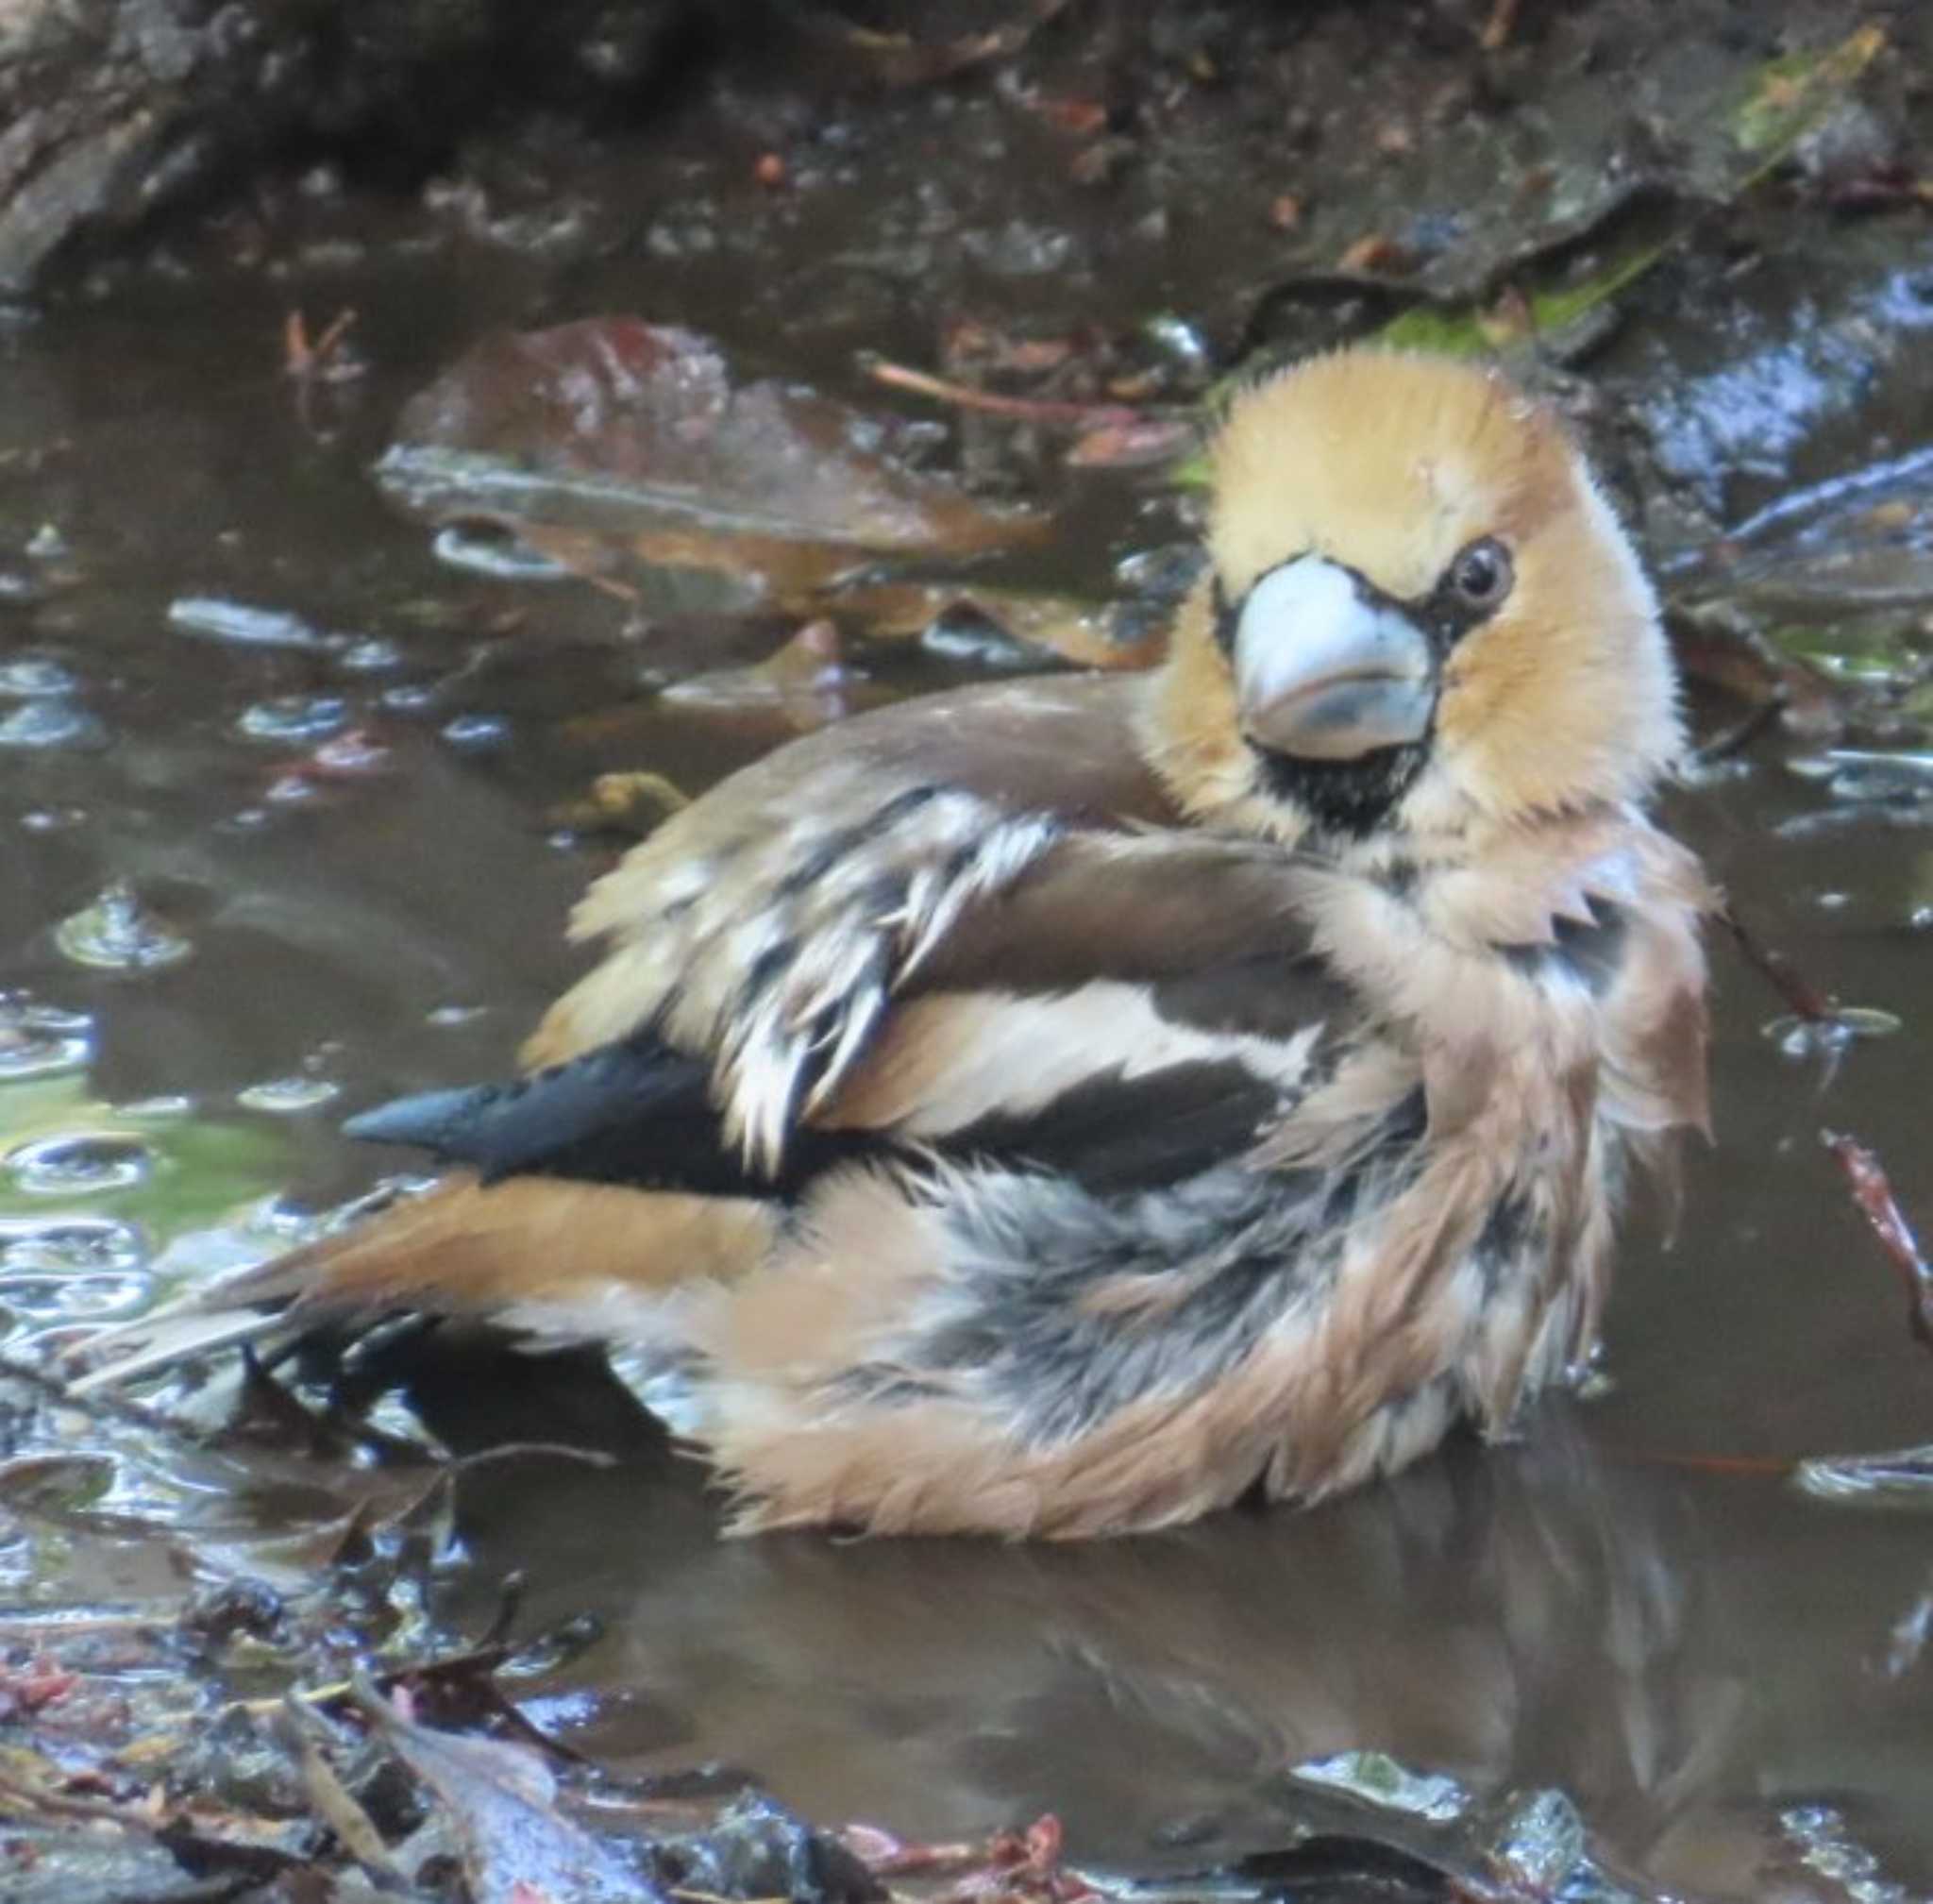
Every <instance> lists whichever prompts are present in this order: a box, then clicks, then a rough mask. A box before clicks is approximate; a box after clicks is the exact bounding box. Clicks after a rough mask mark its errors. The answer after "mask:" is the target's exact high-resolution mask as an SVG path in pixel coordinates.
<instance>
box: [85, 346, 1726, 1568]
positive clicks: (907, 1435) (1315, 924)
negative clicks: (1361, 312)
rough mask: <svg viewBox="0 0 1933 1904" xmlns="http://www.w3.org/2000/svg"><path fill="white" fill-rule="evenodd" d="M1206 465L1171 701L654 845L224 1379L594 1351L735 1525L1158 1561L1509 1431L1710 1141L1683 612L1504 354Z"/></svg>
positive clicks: (1239, 411)
mask: <svg viewBox="0 0 1933 1904" xmlns="http://www.w3.org/2000/svg"><path fill="white" fill-rule="evenodd" d="M1208 462H1209V468H1210V474H1211V481H1210V486H1209V496H1208V501H1207V504H1206V509H1205V528H1204V532H1203V536H1202V542H1203V552H1202V567H1201V571H1200V574H1199V578H1198V580H1197V581H1195V582H1194V583H1193V584H1192V586H1191V587H1190V588H1189V590H1188V592H1187V593H1186V595H1185V598H1183V599H1182V600H1181V601H1180V603H1179V605H1178V606H1177V608H1176V610H1175V612H1174V614H1173V617H1172V622H1171V626H1170V629H1169V631H1168V647H1167V652H1166V654H1165V657H1164V658H1163V659H1162V660H1161V661H1160V662H1159V663H1158V665H1156V666H1154V667H1152V668H1151V669H1150V670H1148V671H1145V672H1141V673H1135V674H1121V673H1098V674H1088V675H1078V674H1059V675H1040V676H1035V677H1033V678H1029V679H1025V680H1018V681H1016V680H1007V681H1003V682H994V683H980V684H976V685H970V686H967V687H961V688H955V689H952V690H950V691H947V692H943V693H937V694H933V695H928V696H925V697H920V698H916V699H909V700H904V701H901V702H899V703H897V704H895V705H892V706H890V707H886V708H882V709H877V710H873V711H869V712H866V713H864V714H861V715H858V716H853V717H852V718H849V719H848V720H846V721H844V722H841V723H839V724H837V725H835V726H832V727H830V728H827V729H824V730H821V731H819V732H816V733H811V734H808V735H805V736H802V737H800V738H798V739H795V740H793V741H791V742H790V743H789V744H787V745H785V746H783V747H782V748H780V749H779V750H776V751H775V752H772V753H770V754H767V755H766V756H765V757H764V758H762V759H760V760H758V761H755V762H753V763H752V764H751V765H749V766H748V767H743V768H741V769H740V770H738V771H737V772H735V773H734V774H732V775H731V777H729V778H728V779H726V780H725V781H723V782H722V783H720V784H718V785H716V786H715V787H714V788H713V789H712V790H711V791H709V792H708V793H706V794H705V795H703V796H702V797H700V798H699V799H698V800H696V801H694V802H693V803H692V804H690V805H689V806H687V807H684V808H683V809H681V810H680V811H679V812H677V813H676V814H674V815H673V816H672V817H669V818H668V819H666V820H665V821H664V822H663V823H662V824H661V825H660V826H659V827H658V829H657V830H656V831H655V832H653V833H652V834H649V835H648V836H647V838H646V839H645V840H643V841H642V842H641V843H640V844H639V845H637V846H636V847H634V848H633V849H632V850H631V851H630V852H629V853H628V854H627V855H626V856H625V858H624V859H623V860H622V861H621V862H619V863H618V864H617V865H616V866H615V867H614V869H613V870H611V871H609V872H608V873H606V874H604V875H603V876H602V877H601V878H600V879H598V880H597V882H595V883H594V884H593V885H592V886H591V887H590V888H589V890H588V892H587V894H586V896H585V897H584V898H583V899H582V900H581V901H580V904H579V906H578V908H577V910H576V912H575V914H574V916H573V919H572V922H571V928H570V930H571V936H572V937H573V939H575V940H576V941H578V942H579V943H580V944H588V945H592V946H595V947H597V949H598V951H599V952H600V953H601V956H600V957H599V958H598V960H597V963H596V964H595V965H593V966H592V967H591V969H589V970H588V971H587V972H586V973H585V975H584V976H582V977H581V978H580V980H579V981H578V982H577V983H576V984H575V985H574V986H571V987H570V988H569V989H568V990H567V991H565V992H564V994H563V997H562V998H561V999H560V1000H559V1001H558V1002H557V1003H555V1004H554V1005H553V1006H552V1007H551V1008H550V1009H549V1010H548V1012H547V1013H546V1015H545V1016H544V1017H543V1018H542V1019H541V1021H540V1022H539V1024H538V1025H537V1027H536V1029H535V1031H534V1033H533V1034H532V1035H531V1036H530V1037H529V1041H528V1043H527V1044H526V1046H525V1048H524V1050H523V1052H522V1053H521V1069H520V1070H519V1072H518V1074H517V1075H515V1076H514V1077H512V1078H509V1079H505V1080H495V1081H490V1082H486V1083H483V1084H480V1085H475V1086H458V1087H448V1088H443V1089H437V1090H431V1091H429V1092H425V1093H420V1094H418V1095H415V1096H412V1097H408V1098H404V1099H402V1100H400V1101H399V1102H396V1103H395V1104H388V1105H385V1106H383V1107H381V1108H378V1109H377V1110H374V1111H371V1112H367V1113H364V1114H363V1115H361V1117H359V1118H355V1119H352V1120H350V1121H349V1123H348V1125H347V1129H348V1130H349V1131H350V1133H351V1134H352V1135H354V1136H357V1137H363V1138H367V1139H371V1140H373V1141H377V1142H379V1143H384V1144H392V1145H407V1146H412V1147H414V1148H415V1149H416V1150H417V1151H419V1152H422V1153H427V1154H429V1156H430V1157H431V1158H433V1159H434V1160H435V1161H436V1163H437V1165H438V1166H439V1168H440V1169H441V1170H443V1171H445V1173H446V1174H445V1175H443V1176H441V1177H440V1178H439V1179H438V1180H437V1181H436V1183H435V1184H434V1187H433V1188H429V1190H428V1191H427V1193H425V1194H422V1195H420V1196H416V1197H413V1198H411V1199H408V1200H405V1201H400V1202H397V1203H396V1204H395V1205H393V1206H392V1207H390V1208H389V1209H387V1210H386V1211H384V1212H382V1213H380V1214H378V1215H376V1216H374V1217H372V1218H370V1219H369V1220H368V1221H366V1222H361V1223H359V1224H355V1225H351V1226H348V1227H346V1228H344V1229H342V1230H340V1231H339V1232H337V1233H332V1234H328V1235H326V1236H324V1237H323V1238H321V1239H320V1240H316V1241H312V1242H310V1243H308V1244H306V1245H304V1246H301V1247H298V1248H296V1249H294V1251H292V1252H290V1253H289V1254H287V1255H283V1256H281V1257H279V1258H276V1259H274V1260H271V1261H269V1262H267V1263H265V1264H263V1265H261V1266H259V1267H257V1268H255V1269H253V1270H250V1271H247V1272H244V1273H243V1274H241V1275H240V1276H237V1277H233V1278H230V1279H229V1280H227V1281H226V1282H219V1283H217V1284H215V1285H213V1286H211V1287H210V1288H209V1289H204V1290H202V1291H200V1292H198V1293H196V1294H193V1295H191V1296H190V1297H189V1298H187V1299H186V1302H187V1305H188V1307H189V1308H190V1310H191V1311H193V1316H192V1317H191V1321H193V1322H194V1323H195V1324H196V1326H197V1327H198V1328H199V1330H200V1336H199V1340H201V1341H202V1342H203V1343H204V1344H206V1343H208V1342H212V1341H217V1340H245V1339H247V1338H249V1337H251V1336H254V1335H258V1334H261V1333H262V1332H264V1331H266V1330H269V1329H271V1328H280V1329H284V1330H286V1329H290V1328H294V1327H298V1326H300V1325H302V1324H304V1323H314V1322H318V1321H320V1320H322V1319H324V1318H338V1317H346V1318H352V1319H361V1318H376V1317H379V1316H384V1315H387V1314H390V1313H393V1312H395V1311H399V1310H401V1311H422V1312H429V1313H431V1314H445V1313H455V1314H468V1315H479V1316H484V1317H489V1318H492V1319H495V1320H496V1321H497V1322H500V1323H503V1324H505V1325H506V1326H508V1327H510V1328H511V1329H513V1330H515V1331H517V1332H519V1333H520V1334H521V1335H522V1336H523V1337H525V1338H526V1339H527V1340H529V1344H530V1345H531V1346H532V1347H533V1348H539V1349H540V1348H542V1347H543V1346H545V1345H546V1344H560V1343H563V1342H571V1343H576V1344H582V1343H584V1342H597V1343H604V1344H607V1345H611V1346H613V1347H614V1349H615V1350H617V1351H619V1352H621V1354H622V1356H623V1357H624V1358H625V1361H626V1366H648V1367H650V1368H651V1369H653V1370H656V1371H659V1372H661V1373H662V1374H664V1376H665V1377H666V1378H667V1379H669V1380H671V1381H672V1382H673V1383H674V1385H675V1388H676V1390H677V1392H678V1393H679V1395H680V1397H681V1401H680V1405H679V1414H678V1426H679V1433H680V1435H681V1439H682V1441H683V1442H684V1444H685V1445H687V1446H689V1447H690V1448H691V1449H693V1450H694V1451H696V1452H697V1453H698V1455H700V1456H701V1457H703V1458H704V1459H705V1460H707V1461H708V1462H709V1463H710V1465H711V1469H712V1471H713V1474H714V1477H715V1480H716V1483H717V1485H718V1486H719V1488H720V1489H721V1490H722V1491H723V1492H724V1494H725V1495H726V1497H727V1508H726V1512H725V1514H724V1516H723V1517H722V1519H723V1525H724V1526H725V1527H726V1529H727V1530H728V1531H731V1532H734V1533H753V1532H760V1531H764V1530H768V1529H776V1528H784V1527H800V1526H818V1527H827V1528H836V1529H841V1530H846V1531H850V1532H858V1533H869V1534H879V1535H890V1534H982V1535H992V1536H1000V1537H1005V1538H1009V1539H1019V1538H1030V1537H1031V1538H1043V1539H1071V1538H1083V1537H1096V1536H1107V1535H1118V1534H1127V1533H1132V1532H1138V1531H1143V1530H1149V1529H1154V1528H1160V1527H1166V1526H1172V1525H1178V1524H1181V1523H1185V1522H1188V1521H1191V1520H1194V1519H1196V1518H1197V1517H1199V1516H1202V1515H1204V1514H1207V1513H1209V1512H1212V1511H1215V1510H1218V1509H1221V1508H1229V1507H1231V1506H1234V1505H1235V1504H1238V1503H1264V1502H1274V1501H1283V1502H1292V1503H1300V1504H1311V1503H1315V1502H1317V1501H1319V1500H1321V1499H1323V1498H1325V1497H1327V1496H1330V1495H1333V1494H1336V1493H1337V1492H1338V1491H1342V1490H1345V1489H1349V1488H1352V1487H1354V1486H1356V1485H1358V1484H1362V1483H1365V1482H1369V1481H1370V1480H1372V1479H1374V1478H1376V1477H1378V1476H1382V1475H1387V1474H1393V1473H1395V1472H1396V1471H1398V1470H1400V1469H1402V1468H1404V1466H1406V1465H1408V1464H1409V1463H1411V1462H1414V1461H1416V1460H1417V1459H1419V1458H1420V1457H1423V1456H1425V1455H1427V1454H1429V1453H1430V1452H1431V1451H1433V1450H1434V1449H1435V1448H1436V1447H1437V1445H1438V1443H1439V1442H1440V1441H1442V1440H1443V1438H1444V1437H1445V1436H1446V1434H1448V1433H1449V1432H1450V1431H1451V1430H1452V1429H1453V1428H1454V1427H1457V1426H1459V1425H1468V1426H1470V1427H1472V1428H1474V1430H1475V1431H1476V1432H1477V1433H1479V1434H1480V1435H1482V1436H1485V1437H1488V1438H1490V1439H1499V1438H1504V1437H1507V1436H1509V1435H1511V1434H1513V1433H1515V1432H1517V1430H1518V1427H1519V1424H1521V1421H1522V1419H1523V1417H1524V1415H1525V1412H1526V1410H1527V1409H1528V1408H1529V1407H1530V1405H1531V1403H1532V1402H1533V1400H1534V1399H1535V1398H1536V1397H1537V1396H1538V1393H1539V1392H1540V1391H1543V1390H1549V1389H1552V1388H1553V1387H1555V1386H1560V1385H1562V1384H1564V1383H1566V1382H1567V1381H1569V1380H1571V1379H1572V1378H1573V1377H1574V1376H1575V1375H1576V1373H1578V1372H1579V1371H1580V1370H1581V1369H1582V1368H1584V1367H1585V1366H1587V1364H1588V1358H1589V1357H1590V1356H1591V1355H1592V1354H1593V1352H1594V1347H1595V1344H1596V1342H1597V1339H1598V1332H1599V1329H1600V1326H1601V1323H1602V1321H1603V1316H1604V1308H1605V1298H1606V1293H1607V1289H1608V1284H1609V1279H1610V1273H1611V1261H1612V1253H1613V1237H1614V1230H1615V1228H1616V1226H1617V1223H1618V1222H1619V1219H1620V1216H1621V1213H1622V1206H1623V1205H1624V1204H1625V1202H1626V1201H1627V1194H1628V1192H1629V1189H1630V1188H1631V1186H1632V1184H1633V1182H1634V1180H1635V1179H1636V1178H1637V1177H1639V1175H1640V1174H1645V1173H1651V1174H1654V1175H1656V1176H1657V1177H1658V1178H1659V1179H1660V1180H1661V1181H1663V1182H1665V1183H1666V1184H1667V1185H1669V1184H1671V1183H1672V1182H1673V1181H1674V1173H1673V1159H1674V1156H1675V1154H1676V1152H1677V1150H1678V1148H1679V1146H1680V1139H1681V1138H1682V1137H1683V1136H1684V1134H1686V1133H1687V1132H1704V1133H1706V1135H1708V1132H1709V1118H1708V1112H1707V1087H1706V963H1705V955H1704V950H1703V942H1702V941H1703V928H1704V925H1705V922H1706V918H1708V916H1709V915H1710V914H1711V913H1712V911H1713V909H1714V907H1715V905H1716V903H1717V901H1716V896H1715V893H1714V891H1713V888H1712V887H1711V886H1710V885H1709V884H1708V883H1707V881H1706V876H1705V874H1704V872H1703V870H1702V868H1701V867H1700V865H1699V863H1698V861H1697V859H1696V858H1695V856H1694V855H1693V854H1692V853H1691V852H1690V851H1689V850H1688V849H1687V848H1685V847H1684V846H1683V845H1681V844H1680V843H1678V842H1677V841H1676V840H1674V839H1673V838H1672V836H1671V835H1670V834H1667V833H1666V832H1664V831H1663V830H1662V829H1661V828H1660V826H1659V825H1658V824H1657V822H1656V818H1655V817H1654V812H1653V809H1654V806H1655V803H1656V799H1657V797H1658V795H1659V793H1660V791H1661V789H1662V788H1663V786H1664V785H1665V784H1667V782H1668V781H1669V780H1670V779H1671V777H1672V774H1673V772H1674V771H1675V770H1676V769H1677V767H1679V765H1680V764H1681V761H1682V758H1683V754H1684V750H1685V747H1686V734H1685V726H1684V720H1683V714H1682V709H1681V705H1680V693H1679V686H1678V682H1677V678H1676V674H1675V671H1674V668H1673V665H1672V656H1671V652H1670V649H1669V646H1668V643H1667V640H1666V637H1665V634H1664V632H1663V629H1662V626H1661V622H1660V617H1659V611H1658V606H1657V602H1656V597H1655V594H1654V592H1653V590H1652V587H1651V585H1650V584H1649V582H1648V581H1647V579H1646V577H1645V574H1644V571H1643V568H1642V566H1641V564H1640V563H1639V559H1638V556H1637V554H1636V552H1635V550H1634V548H1633V546H1632V543H1631V541H1630V539H1629V538H1628V536H1627V535H1626V533H1625V531H1624V530H1623V529H1622V526H1621V525H1620V523H1619V521H1618V519H1617V517H1616V515H1615V514H1614V512H1613V510H1612V508H1611V507H1610V505H1609V503H1608V502H1607V500H1606V498H1605V494H1604V492H1603V491H1602V490H1601V488H1600V487H1599V485H1598V483H1597V481H1596V480H1595V479H1594V477H1593V475H1592V473H1591V471H1590V469H1589V467H1588V463H1587V461H1586V459H1585V457H1584V455H1583V453H1582V452H1581V450H1580V449H1579V447H1577V445H1576V444H1575V443H1574V441H1573V440H1572V435H1571V433H1570V431H1569V429H1568V427H1567V425H1566V423H1565V422H1564V420H1563V419H1562V418H1561V417H1560V416H1559V415H1557V414H1556V413H1555V411H1554V410H1553V409H1551V408H1550V407H1548V406H1547V405H1545V404H1544V403H1542V402H1540V401H1538V400H1536V399H1534V398H1533V397H1531V396H1528V395H1526V394H1525V393H1524V392H1523V391H1522V390H1521V388H1519V387H1518V386H1516V385H1515V384H1514V383H1513V382H1512V381H1510V380H1509V379H1507V378H1506V377H1504V375H1503V374H1501V373H1500V372H1499V371H1497V370H1495V369H1493V368H1491V367H1488V366H1485V365H1481V364H1476V363H1471V362H1465V361H1458V360H1454V359H1452V358H1449V357H1445V356H1430V355H1424V354H1415V353H1406V352H1403V351H1399V350H1395V349H1390V348H1382V347H1376V346H1373V345H1357V346H1353V347H1348V348H1343V349H1340V350H1337V351H1334V352H1331V353H1328V354H1324V355H1319V356H1316V357H1311V358H1308V359H1305V360H1303V361H1302V362H1297V363H1294V364H1291V365H1290V366H1288V367H1286V368H1285V369H1279V370H1276V371H1274V372H1272V373H1269V374H1267V375H1264V376H1260V377H1256V378H1254V379H1251V380H1250V381H1249V382H1247V383H1246V384H1245V385H1244V386H1243V387H1241V388H1239V389H1238V390H1236V391H1235V393H1234V395H1233V396H1232V397H1231V398H1230V400H1229V401H1228V403H1227V406H1226V408H1225V411H1224V412H1223V413H1222V416H1221V419H1220V421H1219V425H1218V426H1217V428H1216V430H1215V433H1214V436H1213V439H1212V443H1211V445H1210V449H1209V458H1208ZM157 1340H160V1338H159V1337H158V1338H157ZM163 1353H169V1352H163V1351H152V1350H151V1351H149V1352H147V1353H146V1354H140V1353H133V1354H130V1355H128V1356H126V1357H124V1359H123V1362H122V1367H123V1369H124V1371H129V1372H131V1371H135V1370H139V1369H145V1368H149V1367H152V1366H153V1365H154V1363H155V1362H156V1361H157V1360H158V1359H160V1356H161V1354H163ZM107 1373H108V1374H109V1375H111V1374H112V1373H113V1367H112V1365H111V1363H110V1365H109V1369H108V1370H107ZM91 1379H101V1376H100V1375H99V1374H96V1375H95V1376H93V1377H92V1378H91Z"/></svg>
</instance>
